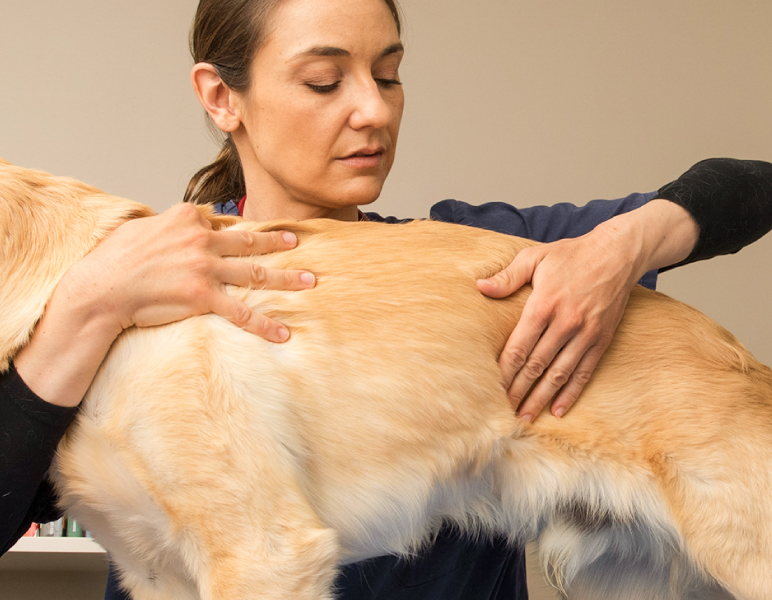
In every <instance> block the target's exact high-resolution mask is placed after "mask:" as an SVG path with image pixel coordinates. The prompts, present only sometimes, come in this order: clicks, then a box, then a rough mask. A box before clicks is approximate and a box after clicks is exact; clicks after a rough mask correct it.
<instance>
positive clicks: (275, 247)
mask: <svg viewBox="0 0 772 600" xmlns="http://www.w3.org/2000/svg"><path fill="white" fill-rule="evenodd" d="M212 240H213V241H212V249H213V250H214V251H215V252H218V253H219V254H220V255H221V256H251V255H253V254H269V253H271V252H280V251H282V250H291V249H292V248H294V247H295V246H297V244H298V238H297V236H296V235H295V234H294V233H292V232H290V231H269V232H256V231H243V230H238V229H227V230H225V231H215V232H213V233H212Z"/></svg>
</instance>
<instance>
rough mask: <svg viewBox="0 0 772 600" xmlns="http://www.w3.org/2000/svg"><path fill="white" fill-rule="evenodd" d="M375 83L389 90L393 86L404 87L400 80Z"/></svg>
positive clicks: (383, 80) (384, 80) (382, 80)
mask: <svg viewBox="0 0 772 600" xmlns="http://www.w3.org/2000/svg"><path fill="white" fill-rule="evenodd" d="M375 81H377V82H378V85H380V86H382V87H387V88H388V87H391V86H393V85H402V82H401V81H400V80H399V79H376V80H375Z"/></svg>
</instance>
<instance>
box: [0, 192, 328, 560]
mask: <svg viewBox="0 0 772 600" xmlns="http://www.w3.org/2000/svg"><path fill="white" fill-rule="evenodd" d="M296 243H297V239H296V238H295V236H294V235H292V234H290V235H288V236H286V237H285V236H283V234H282V233H281V232H276V233H253V232H246V231H213V230H212V228H211V225H210V224H209V223H208V221H206V220H204V219H203V218H202V217H201V216H200V214H199V212H198V210H197V209H196V208H195V207H193V206H191V205H185V204H183V205H178V206H175V207H173V208H171V209H169V210H168V211H166V212H164V213H162V214H160V215H157V216H154V217H148V218H144V219H136V220H133V221H129V222H127V223H125V224H124V225H122V226H121V227H119V228H118V229H117V230H116V231H115V232H114V233H113V234H111V235H110V236H109V237H108V238H107V239H106V240H104V241H103V242H102V243H101V244H100V245H99V246H97V248H95V249H94V250H93V251H92V252H91V253H89V254H88V255H87V256H86V257H84V258H83V259H82V260H80V261H79V262H77V263H76V264H75V265H73V266H72V267H71V268H70V269H69V270H68V271H67V273H66V274H65V276H64V277H63V278H62V280H61V281H60V282H59V285H58V286H57V288H56V290H55V292H54V294H53V296H52V298H51V300H50V301H49V303H48V305H47V307H46V311H45V313H44V315H43V318H42V319H41V320H40V322H39V323H38V325H37V327H36V328H35V331H34V333H33V335H32V338H31V339H30V341H29V343H28V344H27V345H26V346H25V347H24V348H23V349H22V350H21V351H20V352H19V353H18V354H17V356H16V357H15V358H14V369H13V370H12V371H11V372H9V373H8V374H5V375H3V378H2V385H0V416H2V419H0V509H2V510H1V511H0V542H2V544H3V547H5V546H7V543H6V542H13V541H15V540H14V536H17V535H18V534H19V530H20V529H19V528H20V527H21V528H23V524H24V523H23V521H24V519H25V515H29V513H30V510H31V507H33V503H34V501H35V499H36V498H37V499H39V498H40V495H39V492H38V490H39V489H42V488H41V485H44V481H45V473H46V470H47V469H48V466H49V465H50V461H51V458H52V456H53V450H54V449H55V448H56V445H57V444H58V442H59V440H60V439H61V436H62V435H63V434H64V431H65V430H66V427H67V425H68V424H69V422H70V421H71V420H72V419H73V418H74V415H75V410H74V408H73V407H75V406H77V405H78V404H79V402H80V400H81V398H82V397H83V396H84V395H85V393H86V390H87V389H88V387H89V385H90V384H91V381H92V379H93V378H94V375H95V374H96V372H97V370H98V368H99V366H100V364H101V363H102V361H103V359H104V357H105V356H106V354H107V352H108V350H109V349H110V346H111V345H112V343H113V341H115V338H116V337H117V336H118V335H119V334H120V333H121V332H122V331H123V330H124V329H126V328H127V327H131V326H150V325H160V324H163V323H169V322H172V321H176V320H180V319H183V318H186V317H189V316H193V315H197V314H204V313H207V312H214V313H216V314H218V315H221V316H223V317H225V318H227V319H229V320H231V321H233V322H234V323H235V324H236V325H238V326H240V327H243V328H244V329H246V330H248V331H251V332H253V333H255V334H257V335H260V336H261V337H264V338H266V339H268V340H271V341H276V342H280V341H283V340H286V339H287V338H288V336H289V333H288V332H287V330H286V328H285V327H284V326H283V325H281V324H280V323H278V322H276V321H274V320H272V319H268V318H267V317H265V316H263V315H261V314H259V313H256V312H255V311H253V310H252V309H250V308H249V307H247V306H246V305H244V304H243V303H241V302H239V301H237V300H235V299H234V298H232V297H231V296H230V295H228V294H227V293H226V292H225V287H226V285H228V284H234V285H239V286H249V287H258V286H260V287H267V288H269V289H286V290H300V289H305V288H309V287H312V286H313V285H314V278H313V275H311V274H310V273H305V272H301V271H273V270H266V269H263V268H261V267H259V266H257V265H252V264H249V263H245V262H241V261H231V260H226V259H225V257H226V256H233V255H248V254H260V253H267V252H274V251H279V250H285V249H289V248H293V247H294V246H295V245H296ZM43 504H45V498H44V499H43ZM49 504H50V503H49ZM33 512H34V511H33Z"/></svg>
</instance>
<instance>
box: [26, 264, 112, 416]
mask: <svg viewBox="0 0 772 600" xmlns="http://www.w3.org/2000/svg"><path fill="white" fill-rule="evenodd" d="M90 287H91V289H89V290H87V291H84V290H77V289H75V288H74V287H73V286H72V284H71V283H70V280H68V279H67V278H65V279H64V280H62V282H61V283H60V285H59V286H58V287H57V288H56V291H55V292H54V295H53V297H52V298H51V301H50V302H49V304H48V306H47V307H46V312H45V314H44V315H43V318H42V319H41V320H40V322H39V323H38V325H37V327H36V328H35V332H34V334H33V336H32V338H31V339H30V341H29V343H28V344H27V346H25V347H24V348H23V349H22V350H21V351H20V352H19V354H18V355H17V356H16V358H15V359H14V365H15V367H16V371H17V373H18V374H19V376H20V377H21V378H22V379H23V380H24V382H25V383H26V384H27V385H28V386H29V388H30V389H31V390H32V391H33V392H34V393H35V394H36V395H37V396H39V397H40V398H44V399H45V400H46V401H47V402H50V403H51V404H56V405H58V406H77V405H78V404H79V403H80V401H81V399H82V398H83V396H84V395H85V393H86V391H87V390H88V387H89V386H90V385H91V381H92V380H93V379H94V376H95V375H96V372H97V370H98V369H99V366H100V365H101V364H102V361H103V360H104V358H105V356H106V355H107V352H108V350H109V349H110V346H111V345H112V343H113V341H115V338H117V337H118V335H119V334H120V332H121V331H122V327H121V325H120V323H119V321H118V320H117V319H116V317H115V316H113V315H112V314H111V313H110V311H109V309H108V306H107V305H106V304H105V303H104V302H100V298H99V295H98V294H97V293H95V292H96V290H95V286H93V285H92V286H90Z"/></svg>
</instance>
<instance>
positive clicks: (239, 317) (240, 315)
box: [231, 303, 252, 327]
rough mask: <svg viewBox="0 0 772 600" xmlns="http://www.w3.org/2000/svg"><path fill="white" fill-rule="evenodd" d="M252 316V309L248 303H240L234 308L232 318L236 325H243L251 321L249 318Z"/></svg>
mask: <svg viewBox="0 0 772 600" xmlns="http://www.w3.org/2000/svg"><path fill="white" fill-rule="evenodd" d="M251 318H252V311H251V310H250V309H249V307H248V306H247V305H246V304H241V303H238V304H236V305H235V306H234V308H233V316H232V318H231V321H232V322H233V324H234V325H238V326H239V327H243V326H244V325H246V324H247V323H249V320H250V319H251Z"/></svg>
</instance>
